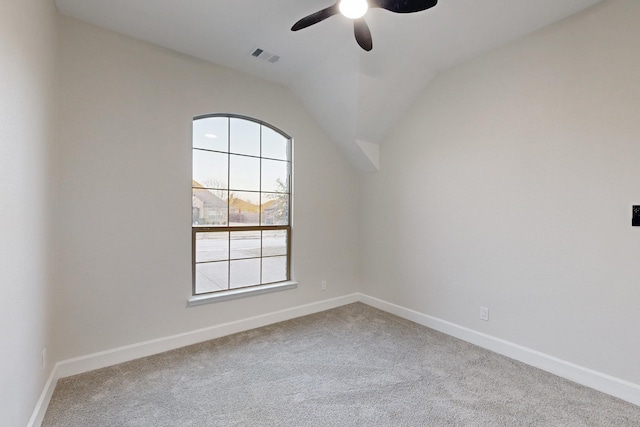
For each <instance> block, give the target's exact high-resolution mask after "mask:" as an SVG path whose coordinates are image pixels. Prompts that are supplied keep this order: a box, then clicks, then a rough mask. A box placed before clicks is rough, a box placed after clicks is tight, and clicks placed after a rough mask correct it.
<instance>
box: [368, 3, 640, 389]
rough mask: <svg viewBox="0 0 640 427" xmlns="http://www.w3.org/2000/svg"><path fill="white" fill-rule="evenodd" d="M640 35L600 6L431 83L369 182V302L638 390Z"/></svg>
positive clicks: (639, 8)
mask: <svg viewBox="0 0 640 427" xmlns="http://www.w3.org/2000/svg"><path fill="white" fill-rule="evenodd" d="M638 22H640V2H638V1H636V0H621V1H610V2H604V3H603V4H600V5H598V6H595V7H594V8H592V9H590V10H588V11H586V12H585V13H582V14H580V15H577V16H574V17H572V18H570V19H568V20H567V21H564V22H562V23H560V24H557V25H554V26H552V27H549V28H547V29H544V30H542V31H540V32H538V33H536V34H534V35H532V36H530V37H527V38H525V39H523V40H521V41H518V42H516V43H513V44H511V45H509V46H507V47H504V48H501V49H499V50H496V51H493V52H490V53H488V54H485V55H482V56H480V57H478V58H476V59H475V60H473V61H471V62H469V63H466V64H463V65H460V66H458V67H456V68H454V69H452V70H449V71H447V72H445V73H444V74H442V75H440V76H439V77H438V78H437V79H436V80H435V81H434V82H433V83H431V84H430V86H429V87H428V88H427V89H426V91H425V93H424V94H423V95H422V96H421V97H420V98H419V100H418V101H417V103H416V104H415V105H414V106H413V108H412V109H411V111H410V112H409V114H408V115H407V117H406V119H405V120H404V121H403V122H402V123H400V124H399V125H398V126H397V128H396V130H395V131H394V132H393V133H392V135H391V136H390V137H389V138H388V139H387V140H385V141H384V143H383V144H382V149H381V169H382V170H381V172H380V173H379V174H374V175H367V176H364V177H363V179H362V205H361V210H362V218H363V223H362V227H361V246H360V247H361V272H362V289H363V291H364V292H365V293H367V294H370V295H372V296H374V297H378V298H381V299H384V300H387V301H389V302H392V303H396V304H399V305H401V306H404V307H407V308H411V309H414V310H417V311H419V312H422V313H425V314H428V315H431V316H434V317H437V318H440V319H443V320H446V321H449V322H452V323H455V324H457V325H460V326H463V327H467V328H471V329H473V330H476V331H479V332H483V333H487V334H490V335H492V336H495V337H498V338H501V339H504V340H507V341H510V342H512V343H515V344H520V345H522V346H526V347H529V348H531V349H534V350H537V351H540V352H543V353H546V354H548V355H551V356H555V357H558V358H560V359H563V360H565V361H568V362H571V363H574V364H577V365H580V366H583V367H586V368H590V369H594V370H596V371H599V372H603V373H606V374H609V375H612V376H615V377H618V378H621V379H625V380H628V381H631V382H633V383H636V384H640V364H639V363H638V355H640V334H638V333H637V331H638V330H640V310H638V302H639V301H640V262H639V261H638V255H639V254H640V251H639V249H640V228H632V227H631V207H632V205H633V204H640V187H639V184H640V168H639V164H640V163H639V160H640V80H639V76H640V56H639V55H638V40H640V26H639V25H638ZM481 306H484V307H489V309H490V314H491V317H490V321H489V322H482V321H480V320H479V310H480V307H481Z"/></svg>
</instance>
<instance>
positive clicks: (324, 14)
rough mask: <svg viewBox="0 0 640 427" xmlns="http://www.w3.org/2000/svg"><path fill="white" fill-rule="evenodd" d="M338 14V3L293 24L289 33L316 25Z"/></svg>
mask: <svg viewBox="0 0 640 427" xmlns="http://www.w3.org/2000/svg"><path fill="white" fill-rule="evenodd" d="M339 12H340V9H339V8H338V3H336V4H334V5H333V6H329V7H327V8H324V9H322V10H319V11H318V12H316V13H312V14H311V15H308V16H305V17H304V18H302V19H301V20H299V21H298V22H296V23H295V24H293V27H291V31H298V30H301V29H303V28H307V27H309V26H311V25H313V24H317V23H318V22H320V21H324V20H325V19H327V18H330V17H332V16H333V15H335V14H337V13H339Z"/></svg>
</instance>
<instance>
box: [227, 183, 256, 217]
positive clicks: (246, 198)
mask: <svg viewBox="0 0 640 427" xmlns="http://www.w3.org/2000/svg"><path fill="white" fill-rule="evenodd" d="M259 221H260V193H249V192H246V191H233V192H231V194H230V196H229V225H258V222H259Z"/></svg>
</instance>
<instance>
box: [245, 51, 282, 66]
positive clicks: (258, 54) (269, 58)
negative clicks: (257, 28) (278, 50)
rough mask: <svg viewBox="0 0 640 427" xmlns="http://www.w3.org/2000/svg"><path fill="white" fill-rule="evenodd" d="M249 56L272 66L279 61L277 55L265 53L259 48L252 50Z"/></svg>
mask: <svg viewBox="0 0 640 427" xmlns="http://www.w3.org/2000/svg"><path fill="white" fill-rule="evenodd" d="M251 56H253V57H254V58H258V59H260V60H261V61H265V62H270V63H272V64H275V63H276V62H278V61H279V60H280V57H279V56H278V55H275V54H273V53H270V52H267V51H266V50H264V49H260V48H256V49H253V50H252V51H251Z"/></svg>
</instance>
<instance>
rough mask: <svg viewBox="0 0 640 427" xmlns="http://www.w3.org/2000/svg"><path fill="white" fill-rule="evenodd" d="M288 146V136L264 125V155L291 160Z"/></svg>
mask: <svg viewBox="0 0 640 427" xmlns="http://www.w3.org/2000/svg"><path fill="white" fill-rule="evenodd" d="M288 146H289V140H288V139H287V138H285V137H284V136H282V135H280V134H279V133H278V132H276V131H274V130H273V129H271V128H269V127H267V126H262V157H269V158H271V159H280V160H289V157H288V156H287V149H288Z"/></svg>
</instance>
